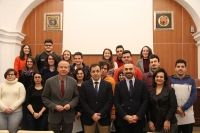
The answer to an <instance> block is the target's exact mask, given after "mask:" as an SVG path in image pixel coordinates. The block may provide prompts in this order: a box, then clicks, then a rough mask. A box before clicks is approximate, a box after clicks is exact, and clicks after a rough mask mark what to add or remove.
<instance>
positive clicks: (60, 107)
mask: <svg viewBox="0 0 200 133" xmlns="http://www.w3.org/2000/svg"><path fill="white" fill-rule="evenodd" d="M56 110H57V111H59V112H61V111H63V110H64V107H63V106H61V105H56Z"/></svg>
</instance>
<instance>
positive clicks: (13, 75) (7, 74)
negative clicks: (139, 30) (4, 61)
mask: <svg viewBox="0 0 200 133" xmlns="http://www.w3.org/2000/svg"><path fill="white" fill-rule="evenodd" d="M14 75H15V74H7V76H14Z"/></svg>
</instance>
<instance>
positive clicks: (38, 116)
mask: <svg viewBox="0 0 200 133" xmlns="http://www.w3.org/2000/svg"><path fill="white" fill-rule="evenodd" d="M33 116H34V118H35V119H38V118H40V116H41V115H40V114H39V113H36V112H34V114H33Z"/></svg>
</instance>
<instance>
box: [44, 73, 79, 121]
mask: <svg viewBox="0 0 200 133" xmlns="http://www.w3.org/2000/svg"><path fill="white" fill-rule="evenodd" d="M65 89H66V90H65V95H64V97H62V94H61V89H60V84H59V78H58V75H56V76H53V77H51V78H49V79H48V80H47V81H46V84H45V87H44V91H43V93H42V101H43V103H44V105H45V106H46V107H47V108H48V109H49V116H48V122H49V123H52V124H58V123H59V122H60V121H61V120H62V118H63V119H64V121H65V122H66V123H67V124H69V123H73V122H74V120H75V113H74V112H75V110H74V107H75V106H76V105H77V103H78V98H79V95H78V91H77V82H76V80H75V79H73V78H71V77H69V76H67V77H66V88H65ZM66 104H70V110H64V111H62V112H59V111H57V110H56V105H62V106H65V105H66Z"/></svg>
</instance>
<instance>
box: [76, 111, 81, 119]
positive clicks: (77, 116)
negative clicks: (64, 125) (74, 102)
mask: <svg viewBox="0 0 200 133" xmlns="http://www.w3.org/2000/svg"><path fill="white" fill-rule="evenodd" d="M80 116H81V113H80V112H77V114H76V119H77V120H78V119H79V118H80Z"/></svg>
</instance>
